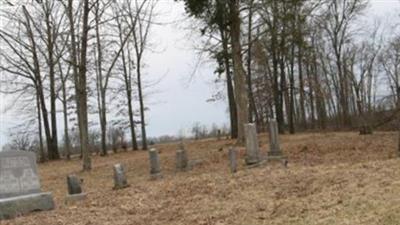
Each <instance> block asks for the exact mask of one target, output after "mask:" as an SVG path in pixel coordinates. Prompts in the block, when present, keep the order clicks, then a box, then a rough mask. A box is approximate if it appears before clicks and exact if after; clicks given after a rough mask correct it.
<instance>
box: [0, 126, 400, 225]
mask: <svg viewBox="0 0 400 225" xmlns="http://www.w3.org/2000/svg"><path fill="white" fill-rule="evenodd" d="M260 139H261V142H262V146H263V147H262V151H263V152H264V153H265V152H266V151H267V144H268V143H267V138H266V136H265V135H262V136H261V138H260ZM281 139H282V140H281V142H282V143H283V144H282V148H283V150H284V152H285V154H286V155H287V156H288V157H289V167H288V168H287V169H285V168H283V167H282V165H280V164H276V163H270V164H268V165H266V166H263V167H259V168H254V169H247V168H245V167H244V166H243V165H240V167H239V172H238V173H237V174H235V175H232V174H230V173H229V168H228V162H227V147H228V146H229V145H230V144H232V142H230V141H225V140H224V141H216V140H205V141H199V142H193V143H188V144H187V146H186V147H187V149H188V150H189V157H190V158H191V159H201V161H202V162H201V164H199V165H197V166H196V167H195V168H194V169H193V170H192V171H190V172H187V173H175V171H174V160H175V149H176V147H177V146H176V145H175V144H168V145H161V146H157V148H158V149H159V150H160V151H161V155H160V157H161V161H162V167H163V173H164V179H162V180H159V181H150V180H149V176H148V161H147V159H148V156H147V152H126V153H119V154H116V155H111V156H109V157H106V158H101V157H95V158H94V159H93V165H94V168H93V170H92V172H90V173H81V172H80V168H81V163H80V161H78V160H73V161H71V162H65V161H60V162H51V163H48V164H45V165H41V166H40V174H41V178H42V186H43V189H44V190H46V191H51V192H53V194H54V197H55V201H56V204H57V208H56V209H55V210H54V211H49V212H40V213H33V214H30V215H27V216H24V217H20V218H17V219H14V220H9V221H2V222H0V224H24V225H25V224H32V225H34V224H35V225H36V224H51V225H57V224H60V225H61V224H85V225H89V224H93V225H97V224H101V225H102V224H110V225H117V224H139V225H142V224H143V225H145V224H154V225H178V224H179V225H188V224H199V225H211V224H212V225H222V224H227V225H228V224H229V225H233V224H237V225H257V224H296V225H297V224H299V225H302V224H304V225H312V224H327V225H328V224H329V225H331V224H349V225H355V224H363V225H364V224H376V225H385V224H386V225H399V224H400V161H399V160H398V159H395V149H396V136H395V134H394V133H376V134H374V135H372V136H359V135H357V134H355V133H323V134H299V135H295V136H282V137H281ZM220 148H223V150H222V151H220V150H219V149H220ZM240 152H241V154H240V157H241V159H240V162H241V164H243V160H242V159H243V157H244V149H241V150H240ZM115 163H123V164H124V165H125V167H126V170H127V176H128V181H129V182H130V184H131V186H130V187H129V188H127V189H123V190H118V191H114V190H112V187H113V180H112V165H113V164H115ZM70 173H76V174H78V175H79V176H80V177H82V178H84V189H85V191H86V192H87V193H88V199H87V200H86V201H84V202H81V203H77V204H75V205H68V206H67V205H64V204H63V201H64V197H65V194H66V181H65V180H66V178H65V177H66V175H67V174H70Z"/></svg>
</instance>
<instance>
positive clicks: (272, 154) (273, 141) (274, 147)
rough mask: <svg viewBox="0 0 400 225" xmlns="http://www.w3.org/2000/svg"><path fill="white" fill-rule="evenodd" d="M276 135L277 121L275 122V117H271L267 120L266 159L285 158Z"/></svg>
mask: <svg viewBox="0 0 400 225" xmlns="http://www.w3.org/2000/svg"><path fill="white" fill-rule="evenodd" d="M278 135H279V132H278V123H277V122H276V120H275V119H271V120H270V122H269V141H270V150H269V152H268V160H274V159H278V160H281V159H284V158H285V157H284V156H283V154H282V151H281V148H280V146H279V137H278Z"/></svg>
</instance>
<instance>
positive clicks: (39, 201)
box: [0, 192, 54, 220]
mask: <svg viewBox="0 0 400 225" xmlns="http://www.w3.org/2000/svg"><path fill="white" fill-rule="evenodd" d="M52 209H54V201H53V196H52V194H51V193H48V192H45V193H38V194H29V195H22V196H17V197H11V198H4V199H0V220H2V219H12V218H14V217H17V216H20V215H24V214H27V213H29V212H33V211H46V210H52Z"/></svg>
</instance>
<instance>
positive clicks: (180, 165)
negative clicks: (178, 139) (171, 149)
mask: <svg viewBox="0 0 400 225" xmlns="http://www.w3.org/2000/svg"><path fill="white" fill-rule="evenodd" d="M176 169H177V170H178V171H187V170H188V169H189V160H188V156H187V153H186V150H185V147H184V146H183V143H181V144H180V145H179V149H178V150H177V151H176Z"/></svg>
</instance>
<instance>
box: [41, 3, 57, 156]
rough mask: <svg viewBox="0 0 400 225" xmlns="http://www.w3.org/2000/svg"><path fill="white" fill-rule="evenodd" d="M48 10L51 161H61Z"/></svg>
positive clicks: (47, 14)
mask: <svg viewBox="0 0 400 225" xmlns="http://www.w3.org/2000/svg"><path fill="white" fill-rule="evenodd" d="M48 10H49V9H47V10H46V17H45V21H46V28H47V29H46V32H47V34H46V35H47V51H48V52H47V53H48V63H47V64H48V66H49V78H50V115H51V146H49V159H50V160H55V159H60V154H59V153H58V138H57V111H56V91H55V71H54V67H55V64H54V52H53V50H54V43H53V32H52V26H51V24H50V23H51V21H50V12H49V11H48Z"/></svg>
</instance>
